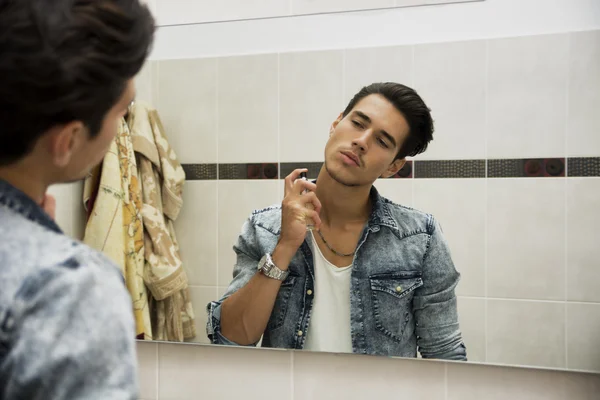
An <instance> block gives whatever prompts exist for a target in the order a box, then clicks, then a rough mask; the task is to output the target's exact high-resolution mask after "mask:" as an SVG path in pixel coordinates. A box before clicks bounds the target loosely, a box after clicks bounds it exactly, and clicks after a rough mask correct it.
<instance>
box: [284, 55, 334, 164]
mask: <svg viewBox="0 0 600 400" xmlns="http://www.w3.org/2000/svg"><path fill="white" fill-rule="evenodd" d="M342 61H343V52H342V51H320V52H309V53H287V54H282V55H281V56H280V132H281V133H280V161H281V162H293V161H315V162H318V161H323V159H324V152H325V144H326V143H327V140H328V138H329V129H330V127H331V124H332V123H333V122H334V121H335V120H336V118H337V117H338V115H339V114H340V113H341V112H342V111H343V107H344V106H345V104H343V101H342V86H343V85H342V64H343V63H342Z"/></svg>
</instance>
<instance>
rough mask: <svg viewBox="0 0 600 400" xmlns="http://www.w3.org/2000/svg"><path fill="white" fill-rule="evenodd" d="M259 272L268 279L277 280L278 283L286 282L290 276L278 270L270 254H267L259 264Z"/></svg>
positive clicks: (286, 272)
mask: <svg viewBox="0 0 600 400" xmlns="http://www.w3.org/2000/svg"><path fill="white" fill-rule="evenodd" d="M258 270H259V271H260V272H262V273H263V274H264V275H265V276H266V277H267V278H271V279H277V280H278V281H284V280H285V278H287V276H288V275H289V274H290V273H289V272H288V271H284V270H282V269H279V268H277V265H275V263H274V262H273V259H272V258H271V255H270V254H269V253H267V254H265V255H264V256H263V258H262V259H261V260H260V262H259V263H258Z"/></svg>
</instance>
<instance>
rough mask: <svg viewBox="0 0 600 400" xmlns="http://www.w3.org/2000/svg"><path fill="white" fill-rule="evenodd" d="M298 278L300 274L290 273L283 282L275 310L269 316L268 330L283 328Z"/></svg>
mask: <svg viewBox="0 0 600 400" xmlns="http://www.w3.org/2000/svg"><path fill="white" fill-rule="evenodd" d="M297 280H298V276H296V275H292V274H290V275H288V277H287V278H286V279H285V281H283V282H282V283H281V287H280V288H279V293H277V298H276V299H275V305H274V306H273V311H272V312H271V318H269V322H268V323H267V330H274V329H277V328H281V326H282V325H283V323H284V322H285V315H286V313H287V310H288V306H289V303H290V297H291V296H292V290H293V289H294V285H295V284H296V281H297Z"/></svg>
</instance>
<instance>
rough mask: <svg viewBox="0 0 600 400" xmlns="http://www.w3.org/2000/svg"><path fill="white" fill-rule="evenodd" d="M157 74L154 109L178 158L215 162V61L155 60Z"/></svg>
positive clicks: (181, 160) (187, 160)
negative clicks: (156, 62)
mask: <svg viewBox="0 0 600 400" xmlns="http://www.w3.org/2000/svg"><path fill="white" fill-rule="evenodd" d="M157 74H158V78H157V79H158V84H157V87H158V90H157V91H158V93H156V94H155V97H156V99H157V101H156V102H157V104H158V106H157V110H158V112H159V115H160V118H161V120H162V122H163V125H164V127H165V131H166V135H167V139H168V140H169V143H170V144H171V146H172V147H173V150H174V151H175V153H176V154H177V157H178V159H179V161H180V162H182V163H215V162H217V131H216V128H217V126H216V125H217V124H216V108H217V63H216V60H215V59H193V60H167V61H159V62H158V64H157Z"/></svg>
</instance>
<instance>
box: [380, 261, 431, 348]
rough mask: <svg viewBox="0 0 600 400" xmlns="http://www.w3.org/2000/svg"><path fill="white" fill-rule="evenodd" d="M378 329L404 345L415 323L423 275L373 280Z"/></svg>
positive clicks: (401, 274) (413, 273)
mask: <svg viewBox="0 0 600 400" xmlns="http://www.w3.org/2000/svg"><path fill="white" fill-rule="evenodd" d="M369 280H370V284H371V300H372V304H373V318H374V320H375V327H376V328H377V330H379V331H380V332H381V333H383V334H384V335H386V336H388V337H390V338H392V339H393V340H395V341H397V342H401V341H402V340H403V339H402V337H403V335H404V330H405V329H406V326H407V324H408V323H409V322H410V321H411V320H412V319H413V312H412V299H413V295H414V291H415V290H416V289H418V288H419V287H421V286H423V280H422V279H421V272H419V271H404V272H398V273H393V274H381V275H373V276H371V277H369Z"/></svg>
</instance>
